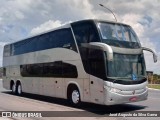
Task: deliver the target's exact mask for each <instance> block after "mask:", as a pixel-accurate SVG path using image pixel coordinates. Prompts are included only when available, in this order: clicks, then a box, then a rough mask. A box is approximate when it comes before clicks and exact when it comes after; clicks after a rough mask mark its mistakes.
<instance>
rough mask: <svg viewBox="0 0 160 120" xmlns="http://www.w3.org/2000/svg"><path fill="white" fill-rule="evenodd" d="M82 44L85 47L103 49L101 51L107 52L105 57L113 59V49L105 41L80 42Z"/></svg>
mask: <svg viewBox="0 0 160 120" xmlns="http://www.w3.org/2000/svg"><path fill="white" fill-rule="evenodd" d="M82 46H83V47H87V48H93V49H98V50H103V51H105V52H107V59H108V60H109V61H112V60H113V50H112V48H111V46H109V45H107V44H105V43H100V42H90V43H82Z"/></svg>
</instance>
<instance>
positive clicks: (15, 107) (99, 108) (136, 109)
mask: <svg viewBox="0 0 160 120" xmlns="http://www.w3.org/2000/svg"><path fill="white" fill-rule="evenodd" d="M0 111H12V112H13V111H19V112H32V111H34V112H35V111H36V112H38V111H39V112H40V113H42V114H44V115H49V116H56V117H47V118H46V117H43V116H42V118H41V117H38V118H23V119H26V120H28V119H29V120H32V119H35V120H43V119H47V120H50V119H51V120H52V119H56V120H57V119H59V120H66V119H68V120H70V119H75V120H79V119H80V120H83V119H85V120H86V119H87V120H90V119H94V120H95V119H96V120H106V119H109V120H137V119H140V120H143V119H144V120H150V119H153V120H159V119H160V117H154V116H152V117H145V116H144V115H146V114H147V113H149V114H153V111H159V114H160V91H159V90H151V89H149V96H148V100H146V101H141V102H135V103H130V104H122V105H113V106H104V105H96V104H91V103H82V105H81V106H80V107H78V108H75V107H73V106H72V105H70V104H69V103H68V101H67V100H64V99H58V98H53V97H46V96H40V95H33V94H24V95H23V96H16V95H12V94H11V91H10V90H5V89H4V88H3V87H2V81H1V80H0ZM145 111H147V112H145ZM129 113H131V115H132V116H133V114H132V113H135V114H140V113H142V114H140V115H141V117H130V116H129V115H130V114H129ZM154 113H155V112H154ZM1 114H2V113H1ZM109 115H110V116H113V117H108V116H109ZM118 115H119V116H120V117H117V116H118ZM124 115H128V116H124ZM140 115H139V116H140ZM1 119H2V120H3V119H4V118H0V120H1ZM9 119H14V120H21V119H22V118H17V117H15V118H9Z"/></svg>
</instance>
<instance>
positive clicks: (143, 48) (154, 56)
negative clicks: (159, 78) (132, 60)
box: [142, 47, 158, 63]
mask: <svg viewBox="0 0 160 120" xmlns="http://www.w3.org/2000/svg"><path fill="white" fill-rule="evenodd" d="M142 50H146V51H149V52H151V53H153V60H154V62H155V63H156V62H157V59H158V57H157V55H156V53H155V52H154V51H153V50H151V49H149V48H146V47H142Z"/></svg>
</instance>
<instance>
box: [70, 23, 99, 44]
mask: <svg viewBox="0 0 160 120" xmlns="http://www.w3.org/2000/svg"><path fill="white" fill-rule="evenodd" d="M72 28H73V31H74V35H75V38H76V40H77V43H78V45H80V44H81V43H89V42H99V36H98V32H97V29H96V27H95V25H94V23H92V22H78V23H73V24H72Z"/></svg>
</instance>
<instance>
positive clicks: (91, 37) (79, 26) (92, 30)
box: [72, 22, 100, 73]
mask: <svg viewBox="0 0 160 120" xmlns="http://www.w3.org/2000/svg"><path fill="white" fill-rule="evenodd" d="M72 28H73V31H74V35H75V38H76V41H77V44H78V48H79V51H80V55H81V59H82V63H83V66H84V69H85V71H86V72H87V73H90V71H89V64H90V63H89V59H88V55H89V48H87V47H85V46H83V44H85V43H89V42H98V41H100V39H99V36H98V32H97V30H96V27H95V26H94V24H93V23H92V22H80V23H79V22H78V23H73V24H72Z"/></svg>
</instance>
